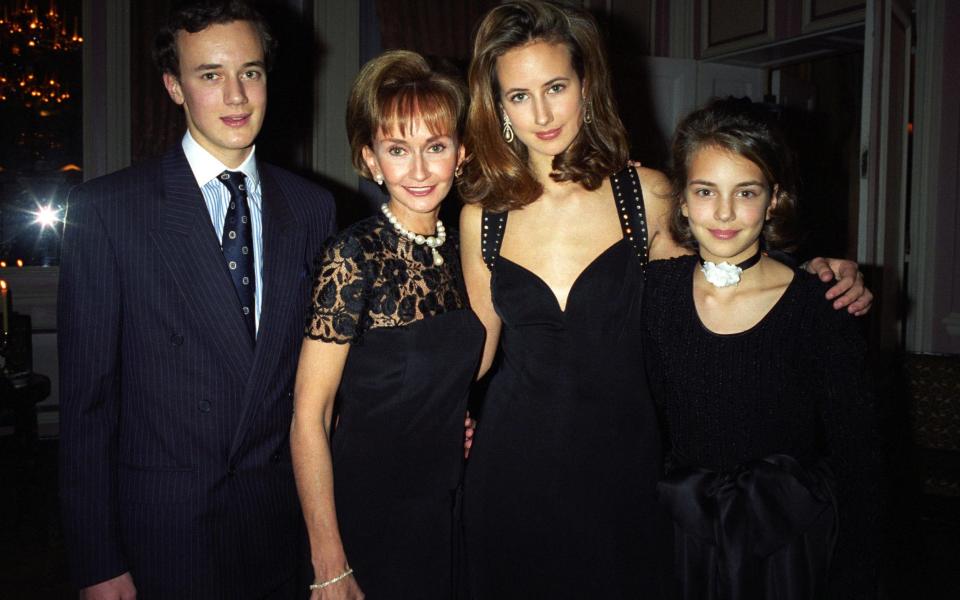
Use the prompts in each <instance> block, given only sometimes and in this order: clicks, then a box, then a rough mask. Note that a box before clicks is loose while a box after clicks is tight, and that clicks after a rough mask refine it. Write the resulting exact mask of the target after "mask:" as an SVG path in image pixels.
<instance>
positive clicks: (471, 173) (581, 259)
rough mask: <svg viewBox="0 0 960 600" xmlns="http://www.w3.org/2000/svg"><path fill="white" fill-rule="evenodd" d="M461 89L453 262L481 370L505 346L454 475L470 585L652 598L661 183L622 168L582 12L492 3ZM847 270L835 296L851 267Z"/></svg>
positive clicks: (658, 545)
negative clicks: (654, 337)
mask: <svg viewBox="0 0 960 600" xmlns="http://www.w3.org/2000/svg"><path fill="white" fill-rule="evenodd" d="M469 86H470V93H471V105H470V111H469V114H468V120H467V147H468V148H469V149H470V151H471V155H472V159H471V160H469V161H468V163H467V166H466V169H465V173H464V177H463V179H462V180H461V185H460V188H459V189H460V191H461V194H462V195H463V196H464V198H465V199H466V200H467V201H468V202H470V204H469V205H467V206H466V207H464V209H463V211H462V213H461V235H462V242H463V245H462V257H463V258H462V262H463V269H464V277H465V280H466V282H467V289H468V291H469V294H470V301H471V306H472V307H473V309H474V310H475V311H476V312H477V314H478V316H479V317H480V319H481V321H483V324H484V326H485V327H486V331H487V338H486V342H485V348H484V357H483V361H482V363H481V373H483V372H485V371H486V370H487V369H488V368H489V367H490V365H491V364H492V362H493V357H494V354H495V353H496V351H497V349H498V347H499V349H500V351H501V361H500V367H499V368H498V370H497V372H496V373H494V374H493V376H492V380H491V382H490V386H489V391H488V393H487V396H486V398H485V400H484V408H483V414H482V418H481V419H480V420H479V425H478V428H477V432H476V436H475V441H474V445H473V448H472V450H471V455H470V459H469V464H468V467H467V473H466V482H465V497H464V523H465V528H466V542H467V544H466V546H467V561H468V566H469V582H470V585H471V591H472V593H473V597H474V598H476V599H478V600H487V599H491V600H493V599H497V600H499V599H510V598H631V599H633V598H654V597H658V595H659V594H660V593H661V591H663V590H664V588H665V580H664V578H663V576H662V574H663V573H665V572H666V571H667V568H666V566H667V565H668V564H669V558H668V557H667V559H666V561H665V562H666V563H667V565H664V564H662V562H664V561H661V560H660V558H661V557H662V556H664V555H667V554H668V553H667V552H665V551H664V548H665V547H666V542H665V541H664V535H663V530H664V529H666V530H669V523H668V522H667V519H666V518H660V517H659V516H658V515H659V514H660V513H659V508H658V505H657V502H656V499H655V485H656V482H657V480H658V478H659V476H660V469H661V453H660V438H659V434H658V429H657V421H656V418H655V415H654V408H653V403H652V402H651V401H650V398H649V396H648V391H647V380H646V376H645V374H644V372H643V367H642V364H643V361H642V353H641V348H640V300H641V296H642V292H643V287H644V282H643V280H644V269H645V265H646V264H647V262H648V261H649V260H656V259H662V258H667V257H670V256H676V255H678V254H681V253H685V252H688V251H687V250H684V249H683V248H680V247H678V246H676V245H675V244H674V242H673V239H672V237H671V235H670V232H669V229H668V218H667V217H668V214H669V202H668V201H667V197H668V190H669V186H668V183H667V181H666V180H665V178H664V177H663V176H662V175H661V174H660V173H658V172H656V171H653V170H650V169H644V168H638V169H634V168H633V167H629V166H627V158H628V149H627V139H626V134H625V132H624V129H623V125H622V124H621V122H620V119H619V117H618V115H617V112H616V108H615V106H614V102H613V94H612V91H611V85H610V74H609V70H608V68H607V65H606V61H605V58H604V52H603V48H602V46H601V42H600V34H599V32H598V29H597V25H596V23H595V22H594V21H593V19H592V18H591V17H590V15H589V14H587V13H585V12H584V11H581V10H578V9H574V8H570V7H567V6H560V5H555V4H551V3H547V2H510V3H506V4H503V5H501V6H498V7H496V8H494V9H493V10H491V11H490V12H489V13H488V14H487V15H486V17H485V18H484V20H483V21H482V23H481V24H480V26H479V29H478V33H477V37H476V40H475V43H474V53H473V59H472V62H471V66H470V74H469ZM851 267H852V268H851ZM821 268H822V269H823V270H824V272H825V274H826V273H829V269H828V268H827V267H826V265H825V264H821ZM846 268H850V273H851V275H850V277H849V278H848V281H846V282H844V284H843V285H841V286H839V287H838V289H837V290H835V291H834V294H837V293H838V292H840V291H843V290H846V289H847V288H849V287H850V285H851V284H853V283H854V282H855V281H856V279H857V275H856V268H855V265H851V264H849V263H848V264H847V265H846ZM830 277H831V278H832V275H830ZM862 292H863V288H862V286H859V285H856V286H854V290H853V291H852V292H851V294H850V296H848V297H845V298H844V300H843V301H841V304H843V305H846V304H848V303H849V302H851V301H853V300H854V299H855V298H857V297H858V296H860V294H861V293H862ZM868 303H869V296H868V297H867V298H864V299H862V302H861V303H859V304H857V305H856V306H855V307H854V310H860V309H862V308H864V306H865V305H866V304H868ZM825 304H826V303H825Z"/></svg>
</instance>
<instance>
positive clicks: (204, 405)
mask: <svg viewBox="0 0 960 600" xmlns="http://www.w3.org/2000/svg"><path fill="white" fill-rule="evenodd" d="M197 408H198V409H199V410H200V412H205V413H208V412H210V402H208V401H207V400H201V401H200V402H197Z"/></svg>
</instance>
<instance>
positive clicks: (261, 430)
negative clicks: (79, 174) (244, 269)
mask: <svg viewBox="0 0 960 600" xmlns="http://www.w3.org/2000/svg"><path fill="white" fill-rule="evenodd" d="M259 171H260V174H261V178H262V184H261V185H262V188H261V189H262V192H263V254H264V269H263V292H264V293H263V299H262V302H263V306H262V313H261V320H260V329H259V334H258V338H257V342H256V344H255V345H254V344H253V343H252V342H251V340H250V338H249V334H248V333H247V330H246V328H245V326H244V323H243V320H242V317H241V313H240V306H239V301H238V300H237V297H236V293H235V291H234V288H233V284H232V282H231V279H230V276H229V273H228V271H227V268H226V265H225V262H224V260H223V256H222V254H221V251H220V245H219V241H218V240H217V238H216V234H215V233H214V230H213V226H212V225H211V223H210V217H209V213H208V212H207V209H206V206H205V204H204V201H203V197H202V195H201V193H200V190H199V189H198V187H197V184H196V180H195V179H194V178H193V175H192V173H191V171H190V167H189V165H188V163H187V161H186V158H185V157H184V155H183V150H182V149H181V147H180V145H179V144H177V145H176V147H175V148H173V149H171V150H170V151H169V152H168V153H167V154H166V155H165V156H164V157H163V158H162V159H159V160H157V161H154V162H149V163H146V164H143V165H140V166H135V167H132V168H129V169H125V170H123V171H120V172H117V173H114V174H111V175H108V176H106V177H102V178H99V179H96V180H93V181H90V182H88V183H86V184H84V185H83V186H81V187H79V188H78V189H77V190H76V191H75V192H74V193H73V194H72V195H71V200H70V204H69V209H68V215H67V219H68V224H67V226H66V230H65V233H64V240H63V257H62V262H61V270H60V291H59V306H58V311H59V314H58V327H59V360H60V381H61V391H60V410H61V417H60V419H61V421H60V427H61V431H60V446H61V449H60V455H61V456H60V459H61V471H60V473H61V475H60V478H61V481H60V485H61V499H62V509H63V519H64V533H65V538H66V542H67V547H68V553H69V556H70V559H71V568H72V571H73V575H74V578H75V583H76V584H78V585H79V586H81V587H82V586H87V585H90V584H93V583H96V582H99V581H103V580H106V579H109V578H111V577H115V576H117V575H119V574H121V573H123V572H124V571H130V572H131V573H132V574H133V578H134V583H135V584H136V586H137V588H138V592H139V594H140V597H141V598H147V599H148V600H149V598H177V599H181V598H204V599H207V598H221V597H224V598H226V597H229V598H247V597H257V596H260V595H262V594H263V593H265V592H266V591H268V590H271V589H274V588H276V587H277V586H278V585H280V584H281V583H282V582H283V581H285V580H288V579H289V578H290V577H291V575H292V574H293V573H294V571H295V569H297V568H298V566H302V565H303V562H302V559H303V558H304V557H305V555H306V554H305V545H304V532H303V525H302V523H303V521H302V516H301V513H300V507H299V504H298V501H297V493H296V488H295V486H294V480H293V475H292V468H291V464H290V451H289V445H288V444H289V438H288V434H289V426H290V417H291V414H292V410H293V404H292V399H293V396H292V388H293V378H294V373H295V370H296V364H297V358H298V354H299V350H300V344H301V340H302V331H303V324H304V316H305V314H306V313H305V309H306V307H307V305H308V303H309V294H310V289H311V282H312V276H311V274H312V273H311V269H312V261H313V257H314V255H315V254H316V253H317V251H318V250H319V248H320V245H321V244H322V242H323V241H324V239H325V238H326V237H327V236H328V235H329V234H330V233H331V232H332V231H333V229H334V207H333V202H332V199H331V196H330V194H329V193H328V192H327V191H326V190H324V189H322V188H320V187H318V186H316V185H314V184H312V183H309V182H307V181H305V180H303V179H301V178H299V177H297V176H295V175H293V174H291V173H288V172H286V171H283V170H281V169H278V168H275V167H271V166H269V165H264V164H263V163H261V164H260V165H259Z"/></svg>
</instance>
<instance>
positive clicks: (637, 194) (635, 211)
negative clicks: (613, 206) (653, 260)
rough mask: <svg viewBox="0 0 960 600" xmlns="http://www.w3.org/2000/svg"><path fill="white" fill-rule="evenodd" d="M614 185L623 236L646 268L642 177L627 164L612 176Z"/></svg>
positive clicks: (645, 219)
mask: <svg viewBox="0 0 960 600" xmlns="http://www.w3.org/2000/svg"><path fill="white" fill-rule="evenodd" d="M610 183H611V184H612V185H613V197H614V199H615V200H616V202H617V214H618V215H619V216H620V227H621V228H622V229H623V237H624V238H626V239H627V241H628V242H630V245H631V246H633V249H634V251H635V252H636V254H637V258H638V259H639V260H640V265H641V266H643V267H644V268H646V266H647V261H648V256H647V237H648V235H647V217H646V211H645V210H644V208H643V191H642V188H641V186H640V178H639V177H638V176H637V171H636V169H634V168H633V167H632V166H630V165H627V166H626V167H624V168H623V169H620V170H619V171H617V172H616V173H614V174H613V175H611V176H610Z"/></svg>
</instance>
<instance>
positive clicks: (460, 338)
mask: <svg viewBox="0 0 960 600" xmlns="http://www.w3.org/2000/svg"><path fill="white" fill-rule="evenodd" d="M440 254H441V256H442V257H443V259H444V263H443V265H441V266H437V265H434V264H433V258H432V255H431V252H430V250H429V249H427V248H426V247H424V246H417V245H415V244H414V243H413V242H411V241H409V240H406V239H402V238H400V237H399V236H397V235H396V233H395V232H394V230H393V229H392V227H391V226H390V224H389V223H388V222H387V221H386V220H385V219H384V218H383V217H382V216H380V215H378V216H375V217H371V218H369V219H366V220H364V221H361V222H359V223H357V224H355V225H353V226H351V227H349V228H348V229H346V230H344V231H343V232H341V233H339V234H337V235H336V236H334V237H333V238H331V239H330V240H329V241H328V242H327V245H326V248H325V250H324V252H323V253H322V254H321V255H320V256H319V257H318V258H317V265H316V268H317V272H316V281H315V287H314V294H313V299H314V300H313V307H312V310H311V314H310V316H309V319H308V325H307V332H306V333H307V336H309V337H310V338H313V339H318V340H324V341H328V342H335V343H350V344H351V348H350V352H349V354H348V356H347V362H346V365H345V367H344V371H343V378H342V380H341V383H340V389H339V391H338V393H337V404H336V408H335V417H334V418H335V419H336V427H335V430H334V432H333V435H332V443H331V446H332V447H331V451H332V455H333V472H334V494H335V501H336V507H337V520H338V523H339V527H340V534H341V536H342V538H343V544H344V549H345V551H346V556H347V560H348V561H349V563H350V566H351V567H353V568H354V575H355V577H356V579H357V582H358V583H359V584H360V587H361V589H363V591H364V592H365V594H366V596H367V598H370V599H371V600H378V599H380V598H391V599H393V598H416V599H434V598H438V599H439V598H444V599H447V598H450V597H451V595H452V590H453V587H454V583H455V581H454V577H455V571H456V570H457V566H456V564H455V557H454V552H453V548H454V546H455V543H456V540H455V539H454V534H455V532H456V531H458V529H459V527H458V526H457V523H458V518H459V515H458V507H459V484H460V478H461V471H462V467H463V419H464V414H465V412H466V403H467V394H468V390H469V388H470V384H471V382H472V381H473V378H474V375H475V373H476V369H477V366H478V363H479V359H480V353H481V347H482V344H483V326H482V325H481V324H480V321H479V320H478V319H477V318H476V316H474V314H473V311H471V310H470V308H469V306H468V305H467V299H466V298H467V297H466V293H465V291H464V288H463V281H462V276H461V272H460V261H459V256H458V248H457V243H456V238H455V236H454V235H453V232H450V234H449V237H448V239H447V242H446V244H444V245H443V246H442V247H441V248H440Z"/></svg>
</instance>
